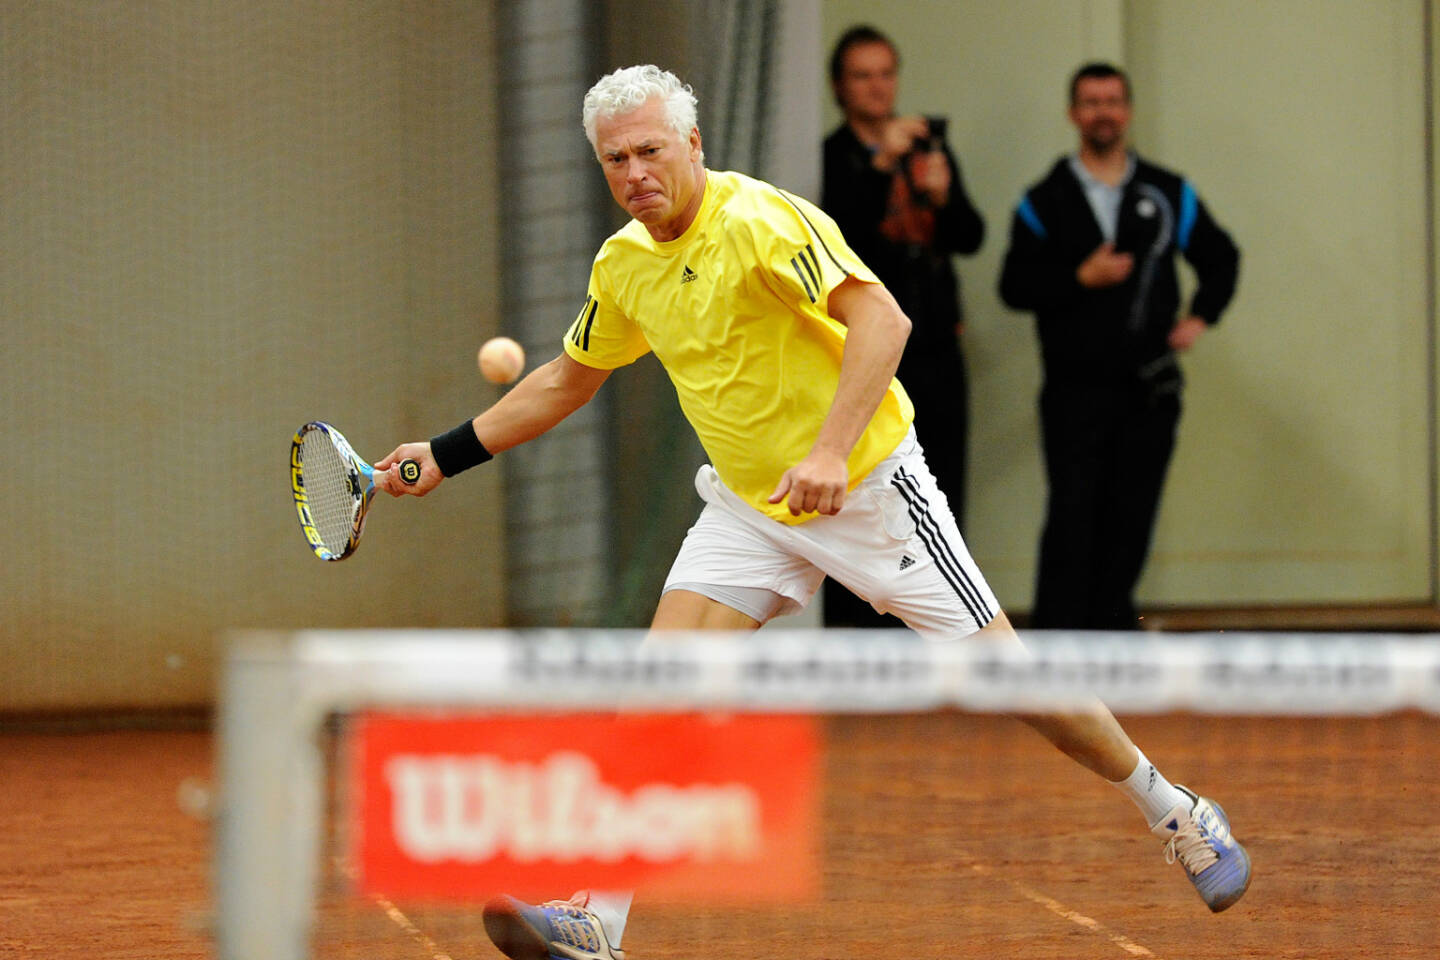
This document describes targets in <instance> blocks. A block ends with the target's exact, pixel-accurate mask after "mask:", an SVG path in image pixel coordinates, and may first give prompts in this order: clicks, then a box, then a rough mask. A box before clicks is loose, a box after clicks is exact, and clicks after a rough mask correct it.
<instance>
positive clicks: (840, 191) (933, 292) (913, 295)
mask: <svg viewBox="0 0 1440 960" xmlns="http://www.w3.org/2000/svg"><path fill="white" fill-rule="evenodd" d="M870 157H871V154H870V150H869V148H868V147H866V146H865V145H864V144H863V143H861V142H860V139H859V138H858V137H856V136H855V132H854V131H853V130H851V129H850V127H849V126H848V125H844V124H842V125H841V126H840V127H839V129H837V130H835V131H834V132H833V133H831V134H830V136H829V137H827V138H826V139H825V170H824V177H825V179H824V183H823V186H822V188H821V194H820V207H821V209H823V210H824V211H825V212H826V213H828V214H830V216H832V217H834V218H835V222H836V223H837V224H839V226H840V232H841V233H843V234H844V235H845V240H846V242H848V243H849V244H850V248H851V249H852V250H854V251H855V253H856V255H858V256H859V257H860V259H861V260H862V261H864V262H865V265H866V266H868V267H869V268H870V269H871V270H874V271H875V275H876V276H878V277H879V278H880V280H881V282H883V283H884V284H885V286H886V288H887V289H889V291H890V292H891V293H892V294H894V295H895V299H896V301H897V302H899V304H900V309H902V310H904V311H905V313H906V314H907V315H908V316H909V317H910V320H911V322H912V323H913V324H914V328H913V330H912V331H911V334H910V347H909V348H907V352H908V351H911V350H914V349H915V348H916V347H919V348H921V349H928V348H930V347H932V346H943V345H947V344H948V349H949V352H951V353H953V352H954V350H955V347H954V343H955V325H956V324H958V323H959V322H960V318H961V313H960V299H959V286H958V280H957V278H956V276H955V269H954V267H953V265H952V264H951V262H950V257H951V255H952V254H957V253H974V252H975V251H976V250H978V249H980V244H981V242H982V241H983V240H984V239H985V222H984V220H982V219H981V218H980V214H979V213H978V212H977V211H976V210H975V207H974V206H973V205H971V203H970V198H969V197H968V196H967V195H966V193H965V183H964V181H963V180H962V179H961V177H960V168H959V166H958V164H956V162H955V157H954V156H953V155H952V154H951V153H950V148H949V147H948V146H946V147H945V157H946V160H947V161H948V163H949V165H950V202H949V203H948V204H946V205H945V206H944V207H941V208H938V209H936V210H935V234H934V239H933V242H932V243H931V244H930V245H929V246H926V247H917V246H913V245H910V244H898V243H894V242H892V241H890V240H889V239H888V238H886V237H885V236H884V235H883V234H881V232H880V223H881V221H882V220H884V219H885V215H886V209H887V205H888V203H889V200H890V191H891V180H892V178H893V177H894V176H895V175H894V174H893V173H882V172H881V171H879V170H876V169H875V168H874V167H873V166H872V165H871V163H870ZM903 166H904V165H903V164H902V169H903Z"/></svg>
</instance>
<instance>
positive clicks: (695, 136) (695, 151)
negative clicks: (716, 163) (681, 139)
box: [690, 127, 705, 161]
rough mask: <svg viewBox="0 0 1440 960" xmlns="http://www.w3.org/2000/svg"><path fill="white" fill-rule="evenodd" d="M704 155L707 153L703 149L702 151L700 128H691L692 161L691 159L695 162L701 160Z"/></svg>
mask: <svg viewBox="0 0 1440 960" xmlns="http://www.w3.org/2000/svg"><path fill="white" fill-rule="evenodd" d="M704 153H705V151H704V150H703V149H701V146H700V128H699V127H691V128H690V159H691V160H692V161H694V160H699V159H700V158H701V157H702V156H703V155H704Z"/></svg>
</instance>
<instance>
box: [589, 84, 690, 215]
mask: <svg viewBox="0 0 1440 960" xmlns="http://www.w3.org/2000/svg"><path fill="white" fill-rule="evenodd" d="M595 152H596V154H597V155H598V156H599V158H600V166H601V168H603V169H604V171H605V180H606V182H607V183H608V184H609V185H610V195H611V196H613V197H614V198H615V202H616V203H618V204H620V206H622V207H624V208H625V212H626V213H628V214H630V216H632V217H634V218H635V219H636V220H639V221H640V222H641V223H643V224H645V226H646V228H648V229H649V231H650V233H651V235H652V236H654V237H655V238H656V239H657V240H673V239H674V238H675V237H678V236H679V235H680V234H682V233H684V232H685V228H686V227H688V226H689V225H690V223H691V221H693V220H694V219H695V214H696V212H697V211H699V209H700V200H701V191H702V190H703V187H704V182H705V181H704V174H703V167H702V166H701V164H700V156H701V153H700V131H699V130H695V129H693V128H692V129H691V131H690V136H689V137H682V136H681V135H680V134H678V133H677V132H675V129H674V128H673V127H671V126H670V124H669V123H668V122H666V119H665V105H664V104H663V103H661V102H660V101H659V100H650V101H648V102H647V103H646V104H645V105H644V106H642V107H640V108H639V109H636V110H632V111H631V112H630V113H626V114H621V115H620V116H615V117H601V118H599V119H598V120H597V121H596V123H595Z"/></svg>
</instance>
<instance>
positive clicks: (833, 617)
mask: <svg viewBox="0 0 1440 960" xmlns="http://www.w3.org/2000/svg"><path fill="white" fill-rule="evenodd" d="M899 71H900V55H899V51H898V50H897V48H896V47H895V44H894V43H893V42H891V40H890V38H889V37H887V36H885V34H883V33H881V32H880V31H879V30H876V29H875V28H874V27H870V26H855V27H851V28H850V29H849V30H847V31H846V32H845V33H844V35H843V36H841V38H840V40H839V41H838V42H837V43H836V44H835V49H834V52H833V53H832V54H831V57H830V83H831V87H832V89H833V91H834V94H835V100H836V102H837V103H838V104H839V105H840V109H841V110H842V111H843V112H844V114H845V122H844V123H842V124H841V125H840V126H839V127H838V128H837V129H836V130H835V131H834V132H833V133H831V134H830V136H829V137H827V138H826V140H825V168H824V184H823V187H822V189H821V196H820V206H821V207H822V208H823V209H824V210H825V212H826V213H828V214H830V216H832V217H834V218H835V222H836V223H838V224H839V226H840V229H841V231H842V232H843V233H844V234H845V238H846V240H848V241H849V243H850V246H851V248H852V249H853V250H854V251H855V253H856V254H858V255H859V257H860V258H861V259H862V260H863V261H864V262H865V264H866V265H867V266H869V267H870V269H872V270H874V271H875V273H876V275H878V276H879V278H880V279H881V281H883V282H884V284H885V286H886V287H887V288H889V290H890V292H891V293H892V294H893V295H894V297H895V299H896V300H897V301H899V303H900V307H901V309H902V310H904V311H905V314H906V316H908V317H909V318H910V322H911V324H912V328H911V333H910V340H909V342H908V343H907V344H906V347H905V353H904V355H903V356H902V357H901V359H900V369H899V370H898V372H897V373H896V376H897V377H898V378H899V380H900V382H901V383H902V384H904V385H905V390H906V392H907V393H909V395H910V399H911V400H912V401H913V402H914V404H915V430H916V432H917V434H918V435H919V437H920V438H921V441H922V442H923V443H924V445H925V456H926V460H927V461H928V463H929V465H930V469H931V471H932V472H933V473H934V474H935V479H936V481H937V482H938V483H939V485H940V489H941V490H943V491H944V492H945V496H946V498H947V499H948V500H949V502H950V509H951V510H952V511H953V512H954V514H955V521H956V523H957V524H958V525H959V526H960V527H961V529H963V528H964V513H965V472H966V443H967V434H968V413H969V411H968V407H969V397H968V387H967V383H966V378H965V361H964V356H963V354H962V352H961V346H960V334H961V328H962V325H963V314H962V312H961V306H960V291H959V278H958V277H957V276H956V273H955V268H954V265H953V264H952V262H951V257H952V256H953V255H954V254H970V253H974V252H975V251H976V250H978V249H980V244H981V242H982V241H983V240H984V237H985V222H984V220H982V219H981V217H980V214H979V213H978V212H977V211H976V210H975V207H974V206H973V205H972V204H971V202H970V198H969V197H968V196H966V193H965V184H964V182H963V181H962V180H961V177H960V167H959V165H958V164H957V163H956V161H955V157H954V155H953V154H952V153H951V152H950V148H949V146H948V145H947V144H946V142H945V120H944V118H942V117H920V116H897V115H896V114H895V99H896V94H897V93H898V90H899ZM824 610H825V613H824V619H825V624H826V626H899V622H898V621H895V620H893V618H889V617H881V616H880V615H879V614H877V613H875V612H874V610H872V609H871V608H870V606H869V605H868V604H866V603H864V602H863V601H860V600H858V599H856V598H855V597H854V595H853V594H851V593H850V592H849V591H847V590H846V589H845V588H844V587H842V586H840V585H839V584H837V583H835V582H834V581H826V583H825V604H824Z"/></svg>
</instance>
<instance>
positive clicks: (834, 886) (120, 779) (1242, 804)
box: [0, 714, 1440, 960]
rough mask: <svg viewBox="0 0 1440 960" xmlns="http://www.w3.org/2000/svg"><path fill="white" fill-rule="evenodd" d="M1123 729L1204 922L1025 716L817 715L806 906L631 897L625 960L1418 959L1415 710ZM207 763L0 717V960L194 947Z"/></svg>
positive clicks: (450, 948) (1424, 748)
mask: <svg viewBox="0 0 1440 960" xmlns="http://www.w3.org/2000/svg"><path fill="white" fill-rule="evenodd" d="M1126 725H1127V727H1128V728H1129V729H1130V731H1131V733H1132V734H1133V735H1134V737H1135V739H1136V740H1137V742H1139V743H1140V744H1141V746H1142V747H1143V748H1144V749H1145V750H1146V751H1147V753H1148V754H1149V755H1150V756H1151V758H1152V759H1154V760H1155V761H1156V762H1157V763H1158V764H1159V765H1160V766H1161V768H1162V769H1163V770H1164V771H1165V772H1166V773H1167V774H1169V775H1170V776H1171V777H1173V778H1174V779H1177V780H1180V781H1181V782H1184V783H1187V784H1188V785H1191V786H1193V787H1195V788H1197V789H1199V790H1200V791H1201V792H1204V793H1207V794H1210V795H1212V796H1214V797H1215V798H1216V799H1218V800H1219V801H1220V802H1221V803H1222V804H1223V805H1224V807H1225V808H1226V810H1227V812H1228V813H1229V814H1230V818H1231V821H1232V823H1233V825H1234V827H1235V832H1236V835H1237V836H1238V837H1239V838H1240V839H1241V840H1242V841H1244V842H1245V843H1246V845H1247V846H1248V848H1249V850H1250V851H1251V853H1252V856H1253V858H1254V862H1255V879H1254V883H1253V885H1252V887H1251V889H1250V892H1249V893H1248V894H1247V895H1246V897H1245V899H1244V900H1242V901H1241V902H1240V903H1239V904H1238V905H1237V906H1235V907H1234V908H1232V909H1231V910H1230V911H1228V912H1226V913H1224V914H1220V915H1218V916H1212V915H1211V914H1210V913H1209V912H1208V911H1207V910H1206V909H1205V908H1204V906H1203V905H1202V904H1201V902H1200V900H1199V899H1198V897H1196V896H1195V894H1194V893H1193V892H1192V891H1191V889H1190V886H1189V884H1188V883H1187V882H1186V881H1185V879H1184V877H1183V876H1182V874H1181V872H1180V870H1179V868H1178V867H1174V866H1167V865H1166V864H1165V862H1164V860H1163V858H1162V855H1161V851H1160V849H1159V846H1158V844H1157V843H1155V842H1154V841H1152V840H1151V839H1150V838H1149V837H1148V835H1147V834H1146V833H1145V831H1144V829H1143V825H1142V824H1141V822H1140V818H1139V815H1138V813H1137V812H1136V811H1135V810H1134V808H1133V807H1131V806H1130V804H1129V803H1128V801H1126V800H1124V799H1123V798H1122V797H1120V796H1119V795H1118V794H1117V793H1116V792H1115V791H1113V790H1111V789H1110V788H1109V787H1107V786H1105V785H1104V784H1103V783H1099V782H1098V781H1096V780H1095V779H1094V777H1093V776H1092V775H1090V774H1088V773H1087V772H1086V771H1084V770H1082V769H1080V768H1079V767H1076V766H1074V765H1073V764H1072V763H1071V762H1070V761H1068V760H1066V759H1065V758H1064V757H1062V756H1061V755H1059V754H1058V753H1055V752H1053V751H1052V749H1051V748H1050V747H1049V746H1048V745H1047V744H1045V743H1043V742H1042V741H1041V740H1040V739H1039V738H1038V737H1036V736H1035V735H1034V734H1033V733H1031V732H1030V731H1029V730H1028V729H1027V728H1025V727H1023V726H1021V725H1020V724H1018V723H1016V722H1014V721H1011V720H1007V719H1004V718H996V717H974V716H966V715H959V714H928V715H917V716H904V717H871V718H854V717H851V718H835V719H832V720H831V721H829V723H828V725H827V731H828V745H827V760H826V767H827V783H826V785H825V818H824V820H825V837H824V848H825V856H826V860H825V867H824V872H825V888H826V897H825V900H824V901H823V902H822V903H818V904H814V905H809V906H803V907H800V908H793V907H792V908H785V909H775V910H772V911H746V912H740V913H735V912H729V911H723V910H719V909H713V908H711V909H707V908H704V907H701V908H698V909H696V910H684V911H682V910H678V909H676V908H673V907H672V908H664V909H660V908H656V907H653V906H649V907H647V906H646V905H645V904H644V903H643V902H641V903H637V905H636V907H635V910H634V912H633V914H632V916H631V920H630V926H629V928H628V929H627V932H626V935H625V944H624V945H625V947H626V949H627V951H628V953H629V956H630V957H631V958H634V960H649V958H674V960H682V958H683V960H697V958H699V960H704V958H714V960H732V958H734V960H740V958H745V960H752V958H764V957H774V958H790V957H805V958H810V957H813V958H825V960H844V958H859V957H897V958H901V957H903V958H915V957H934V958H971V957H974V958H985V960H991V958H996V957H1015V958H1034V960H1041V958H1066V960H1090V958H1096V960H1103V958H1113V960H1124V958H1135V957H1140V958H1147V957H1156V958H1167V960H1180V958H1189V960H1220V958H1236V957H1265V958H1279V957H1304V958H1310V960H1342V958H1343V960H1354V958H1360V957H1377V958H1387V960H1401V958H1422V957H1424V958H1429V957H1434V956H1435V955H1436V952H1437V943H1440V920H1437V919H1436V917H1435V914H1436V913H1437V912H1440V893H1437V889H1440V872H1437V870H1436V867H1435V862H1436V842H1435V831H1434V810H1435V809H1436V806H1437V802H1440V721H1437V719H1436V718H1433V717H1429V716H1422V715H1417V714H1405V715H1400V716H1389V717H1383V718H1374V719H1369V718H1351V719H1335V720H1314V719H1310V720H1292V719H1260V720H1256V719H1236V718H1212V719H1206V718H1198V717H1192V716H1178V717H1138V718H1130V719H1128V720H1127V721H1126ZM211 764H212V742H211V738H210V736H209V735H208V734H205V733H202V732H174V731H168V732H154V731H121V732H99V733H95V732H91V733H65V734H40V733H34V732H8V733H7V732H0V957H5V958H10V957H17V958H29V957H36V958H39V957H43V958H46V960H70V958H77V960H79V958H84V960H103V958H136V960H162V958H177V960H178V958H189V957H210V956H213V955H214V949H213V945H212V943H211V941H210V939H209V934H208V917H209V911H210V906H209V879H208V871H209V855H210V851H209V827H208V826H207V825H206V824H204V823H202V822H200V821H197V820H195V819H193V818H192V817H190V816H187V815H186V814H184V813H182V812H181V810H180V809H179V807H178V804H177V801H176V792H177V787H178V785H179V784H180V782H181V781H182V780H183V779H185V778H187V777H195V776H201V777H204V776H208V775H209V773H210V770H211ZM577 885H578V884H577ZM569 893H570V891H569V890H564V891H557V895H559V896H565V895H568V894H569ZM316 955H317V956H323V957H355V958H365V960H390V958H413V960H436V958H439V957H449V958H453V960H462V958H472V957H475V958H493V957H498V956H499V954H498V953H496V952H495V951H494V949H493V948H492V947H491V946H490V944H489V942H488V941H487V940H486V939H485V937H484V934H483V932H482V931H481V929H480V925H479V919H478V910H456V909H453V908H446V909H437V908H426V907H423V906H417V905H407V904H400V905H398V906H397V909H395V910H391V911H386V910H384V909H382V908H381V906H379V905H377V904H375V903H371V902H365V901H356V900H353V899H350V898H347V897H344V896H342V895H341V894H340V893H339V892H337V891H335V890H330V891H327V893H326V895H325V897H324V900H323V903H322V907H321V920H320V923H319V925H318V937H317V949H316Z"/></svg>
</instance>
